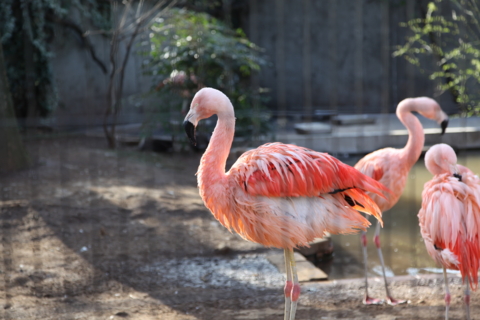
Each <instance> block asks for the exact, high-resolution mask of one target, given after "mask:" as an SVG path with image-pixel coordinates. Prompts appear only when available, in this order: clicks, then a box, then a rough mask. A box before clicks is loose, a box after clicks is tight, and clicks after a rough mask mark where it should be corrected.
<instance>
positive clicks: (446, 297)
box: [443, 267, 450, 320]
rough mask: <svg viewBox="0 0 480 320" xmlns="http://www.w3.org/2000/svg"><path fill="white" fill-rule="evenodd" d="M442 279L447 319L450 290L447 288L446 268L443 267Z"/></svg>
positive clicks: (446, 317)
mask: <svg viewBox="0 0 480 320" xmlns="http://www.w3.org/2000/svg"><path fill="white" fill-rule="evenodd" d="M443 279H444V282H445V320H448V310H449V309H450V290H449V289H448V278H447V270H446V269H445V267H443Z"/></svg>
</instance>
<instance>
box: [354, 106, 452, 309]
mask: <svg viewBox="0 0 480 320" xmlns="http://www.w3.org/2000/svg"><path fill="white" fill-rule="evenodd" d="M413 112H417V113H419V114H420V115H422V116H424V117H425V118H427V119H430V120H433V121H435V122H436V123H437V124H439V125H440V127H441V134H444V133H445V129H446V128H447V125H448V116H447V114H446V113H445V112H444V111H443V110H442V108H441V107H440V105H439V104H438V103H437V102H436V101H435V100H433V99H431V98H428V97H419V98H407V99H404V100H402V101H400V103H399V104H398V106H397V111H396V113H397V117H398V119H399V120H400V121H401V122H402V124H403V125H404V126H405V127H406V128H407V130H408V141H407V144H406V145H405V147H403V148H400V149H396V148H383V149H380V150H377V151H374V152H372V153H370V154H368V155H366V156H365V157H363V158H362V159H360V161H358V162H357V164H356V165H355V168H356V169H358V170H359V171H360V172H362V173H364V174H366V175H367V176H369V177H372V178H373V179H375V180H377V181H379V182H380V183H382V184H383V185H385V186H386V187H387V188H389V189H390V190H391V191H392V192H391V193H386V194H384V196H385V197H379V196H378V195H375V194H369V195H370V196H371V197H372V199H373V200H374V201H375V202H376V203H377V205H378V206H379V208H380V209H381V210H382V212H385V211H387V210H389V209H391V208H392V207H393V206H394V205H395V204H396V203H397V202H398V199H399V198H400V196H401V195H402V193H403V190H404V189H405V184H406V181H407V176H408V173H409V172H410V169H411V168H412V167H413V165H414V164H415V163H416V162H417V161H418V158H419V157H420V155H421V153H422V149H423V146H424V143H425V135H424V132H423V127H422V124H421V123H420V121H419V120H418V118H417V117H416V116H415V115H414V114H413ZM379 235H380V226H379V225H378V224H377V227H376V229H375V236H374V243H375V246H376V247H377V252H378V256H379V258H380V263H381V265H382V271H383V278H384V284H385V291H386V296H387V302H388V303H389V304H391V305H396V304H400V303H405V302H407V300H398V299H394V298H393V297H392V295H391V294H390V290H389V288H388V284H387V277H386V274H385V263H384V261H383V254H382V250H381V247H380V237H379ZM361 243H362V252H363V257H364V264H365V296H364V299H363V302H364V303H365V304H380V303H382V302H383V300H381V299H376V298H372V297H370V296H369V294H368V277H367V273H368V272H367V271H368V269H367V238H366V234H365V233H362V238H361Z"/></svg>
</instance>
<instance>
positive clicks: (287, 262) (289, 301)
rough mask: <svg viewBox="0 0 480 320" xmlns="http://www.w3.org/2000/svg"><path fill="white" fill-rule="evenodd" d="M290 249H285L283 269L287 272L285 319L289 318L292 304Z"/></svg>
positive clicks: (288, 319)
mask: <svg viewBox="0 0 480 320" xmlns="http://www.w3.org/2000/svg"><path fill="white" fill-rule="evenodd" d="M289 251H290V250H289V249H285V250H284V255H285V271H286V272H287V280H286V281H285V288H284V293H285V316H284V319H285V320H290V310H291V306H292V298H291V294H292V287H293V276H292V268H291V267H290V252H289Z"/></svg>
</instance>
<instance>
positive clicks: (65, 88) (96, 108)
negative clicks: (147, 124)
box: [49, 13, 152, 126]
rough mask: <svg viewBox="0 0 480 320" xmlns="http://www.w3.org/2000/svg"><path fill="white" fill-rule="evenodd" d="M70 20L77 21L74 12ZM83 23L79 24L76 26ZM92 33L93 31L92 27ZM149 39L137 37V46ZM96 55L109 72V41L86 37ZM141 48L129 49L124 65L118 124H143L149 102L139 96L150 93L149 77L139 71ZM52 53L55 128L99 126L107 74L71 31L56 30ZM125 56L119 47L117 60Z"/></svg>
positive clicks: (103, 37) (94, 36) (105, 38)
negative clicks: (127, 59)
mask: <svg viewBox="0 0 480 320" xmlns="http://www.w3.org/2000/svg"><path fill="white" fill-rule="evenodd" d="M72 18H73V19H74V20H76V21H77V22H79V20H80V18H79V17H76V16H75V13H73V16H72ZM79 24H80V25H85V24H82V23H81V21H80V23H79ZM92 29H93V30H94V28H92ZM145 38H146V39H148V37H147V34H144V35H142V36H139V37H138V41H137V43H141V42H142V41H143V40H144V39H145ZM89 40H90V41H91V43H92V45H93V46H94V48H95V52H96V55H97V56H98V58H99V60H101V61H102V62H103V63H104V64H105V66H106V67H107V69H110V61H109V54H110V40H109V38H107V37H105V36H102V35H92V36H89ZM139 49H140V48H139V47H138V45H135V46H134V47H133V48H132V52H131V55H130V59H129V61H128V63H127V66H126V71H125V80H124V91H123V107H122V111H121V113H120V115H119V118H118V122H119V123H131V122H141V121H143V116H144V115H143V114H144V110H145V108H146V107H147V106H146V104H148V103H151V101H149V100H147V99H145V98H142V94H143V93H146V92H148V91H149V90H150V88H151V86H152V82H151V79H150V77H148V76H146V75H144V74H143V73H144V72H143V70H142V66H141V63H142V59H143V57H142V56H141V55H139V54H137V51H138V50H139ZM52 50H53V52H54V57H53V60H52V65H53V72H54V76H55V80H56V84H57V89H58V96H59V106H58V109H57V110H55V112H54V114H53V115H52V116H51V118H50V120H49V121H50V124H51V125H54V126H77V125H78V126H85V125H100V124H101V123H102V122H103V114H104V112H105V108H106V105H107V100H106V92H107V88H108V81H109V74H108V73H107V74H105V73H103V71H102V69H101V68H100V67H99V66H98V65H97V64H96V63H95V62H94V60H93V59H92V58H91V56H90V52H89V51H88V50H86V49H85V48H84V47H83V45H82V42H81V41H80V40H79V39H78V36H77V35H76V34H75V33H73V32H72V31H70V30H68V29H65V28H60V27H58V28H57V29H56V34H55V40H54V43H53V47H52ZM124 54H125V44H123V45H122V46H121V47H120V50H119V52H118V57H119V59H118V61H121V59H122V57H123V55H124Z"/></svg>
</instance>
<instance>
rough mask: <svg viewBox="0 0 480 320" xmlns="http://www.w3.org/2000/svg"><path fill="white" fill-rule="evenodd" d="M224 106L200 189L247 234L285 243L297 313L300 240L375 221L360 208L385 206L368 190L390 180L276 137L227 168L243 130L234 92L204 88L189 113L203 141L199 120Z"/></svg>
mask: <svg viewBox="0 0 480 320" xmlns="http://www.w3.org/2000/svg"><path fill="white" fill-rule="evenodd" d="M214 114H216V115H217V116H218V122H217V125H216V127H215V130H214V132H213V134H212V138H211V140H210V143H209V145H208V148H207V150H206V151H205V153H204V154H203V156H202V159H201V162H200V166H199V168H198V172H197V176H198V186H199V189H200V196H201V197H202V199H203V201H204V203H205V205H206V206H207V208H208V209H210V211H211V212H212V214H213V215H214V217H215V218H216V219H217V220H218V221H219V222H220V223H221V224H222V225H223V226H225V227H226V228H228V229H229V230H232V229H233V230H234V231H235V232H237V233H238V234H239V235H241V236H242V237H243V238H244V239H246V240H250V241H253V242H256V243H260V244H262V245H265V246H270V247H277V248H283V249H284V251H285V264H286V272H287V280H286V282H285V289H284V293H285V319H287V320H293V319H294V318H295V312H296V307H297V301H298V297H299V295H300V285H299V283H298V278H297V272H296V267H295V260H294V256H293V248H295V247H297V246H308V243H309V242H310V241H312V240H313V239H314V238H316V237H322V236H323V234H324V233H325V232H330V233H352V232H356V231H358V230H365V228H367V227H368V226H369V222H368V220H367V219H365V218H364V217H363V216H362V215H361V214H360V213H359V212H357V210H359V211H362V212H364V213H366V214H371V215H373V216H375V217H376V218H377V219H378V220H379V221H381V213H380V210H379V208H378V206H377V205H376V204H375V202H374V201H373V200H372V199H370V197H368V196H367V195H366V191H368V192H371V193H372V194H375V193H376V194H378V195H379V196H380V197H381V196H382V192H388V190H387V188H386V187H385V186H383V185H382V184H380V183H378V182H377V181H375V180H373V179H371V178H369V177H367V176H365V175H363V174H361V173H360V172H359V171H357V170H355V169H354V168H352V167H350V166H348V165H346V164H344V163H342V162H340V161H339V160H337V159H335V158H334V157H332V156H330V155H328V154H325V153H320V152H315V151H313V150H310V149H305V148H302V147H298V146H294V145H288V144H281V143H269V144H265V145H263V146H260V147H259V148H257V149H254V150H251V151H248V152H246V153H244V154H243V155H242V156H241V157H240V158H239V159H238V160H237V162H236V163H235V164H234V165H233V166H232V167H231V169H230V170H229V171H228V172H227V173H225V165H226V160H227V157H228V154H229V151H230V148H231V144H232V141H233V136H234V131H235V115H234V111H233V106H232V104H231V102H230V100H229V99H228V98H227V96H226V95H224V94H223V93H222V92H220V91H218V90H215V89H212V88H203V89H201V90H200V91H198V92H197V94H196V95H195V97H194V98H193V100H192V103H191V106H190V111H189V112H188V114H187V115H186V118H185V121H184V127H185V131H186V133H187V135H188V137H189V138H190V140H191V142H192V143H195V127H196V126H197V123H198V121H199V120H201V119H205V118H208V117H210V116H212V115H214Z"/></svg>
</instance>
